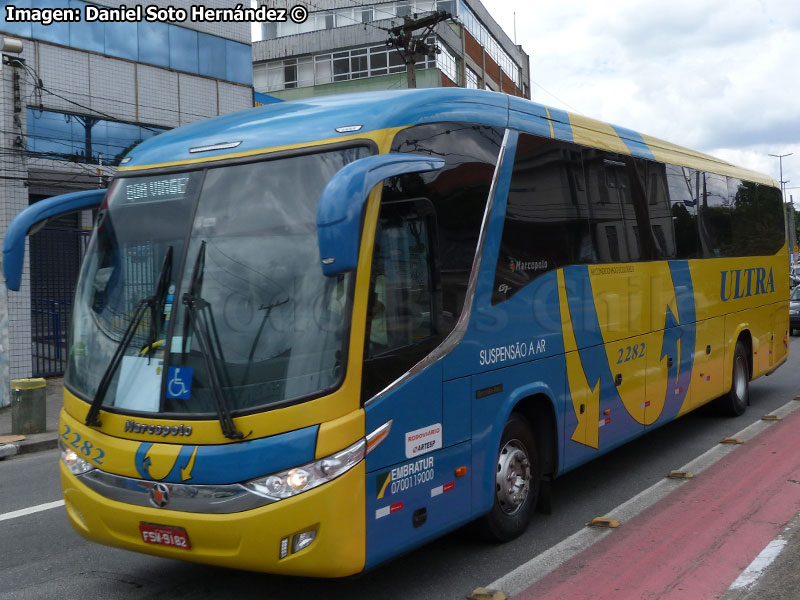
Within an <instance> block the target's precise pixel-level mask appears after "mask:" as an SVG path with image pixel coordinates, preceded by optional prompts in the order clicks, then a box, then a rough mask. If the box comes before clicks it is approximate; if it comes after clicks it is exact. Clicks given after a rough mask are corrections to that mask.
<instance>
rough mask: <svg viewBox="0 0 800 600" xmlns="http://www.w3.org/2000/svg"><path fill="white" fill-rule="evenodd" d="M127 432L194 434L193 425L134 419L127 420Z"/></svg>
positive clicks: (164, 435)
mask: <svg viewBox="0 0 800 600" xmlns="http://www.w3.org/2000/svg"><path fill="white" fill-rule="evenodd" d="M125 433H144V434H149V435H160V436H161V437H167V436H169V435H174V436H178V435H187V436H188V435H192V426H191V425H184V424H183V423H181V424H180V425H153V424H151V423H135V422H134V421H125Z"/></svg>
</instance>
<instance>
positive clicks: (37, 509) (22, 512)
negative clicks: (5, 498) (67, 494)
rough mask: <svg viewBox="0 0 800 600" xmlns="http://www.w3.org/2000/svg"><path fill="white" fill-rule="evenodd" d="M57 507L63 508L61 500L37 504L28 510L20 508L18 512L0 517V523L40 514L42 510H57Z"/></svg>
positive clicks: (13, 511) (14, 511)
mask: <svg viewBox="0 0 800 600" xmlns="http://www.w3.org/2000/svg"><path fill="white" fill-rule="evenodd" d="M59 506H64V501H63V500H57V501H55V502H48V503H46V504H37V505H36V506H30V507H28V508H22V509H20V510H12V511H11V512H7V513H4V514H2V515H0V521H8V520H9V519H16V518H17V517H24V516H26V515H32V514H34V513H38V512H42V511H43V510H50V509H51V508H58V507H59Z"/></svg>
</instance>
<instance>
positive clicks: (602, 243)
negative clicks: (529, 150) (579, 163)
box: [583, 148, 639, 263]
mask: <svg viewBox="0 0 800 600" xmlns="http://www.w3.org/2000/svg"><path fill="white" fill-rule="evenodd" d="M614 157H616V155H614V154H611V153H609V152H605V151H604V150H596V149H594V148H584V150H583V167H584V171H585V173H586V188H587V190H588V198H589V223H590V225H591V228H592V233H593V234H594V247H595V249H596V251H597V262H600V263H613V262H630V261H631V260H635V259H634V258H633V257H634V256H635V257H637V258H638V256H639V247H638V243H639V242H638V240H637V237H636V236H637V231H635V230H634V229H633V225H634V224H635V223H636V221H635V219H631V218H630V217H629V218H628V219H627V224H626V219H625V216H624V213H623V210H625V211H626V213H628V212H630V213H632V212H633V211H632V208H633V207H632V206H631V195H630V183H629V181H628V177H627V173H626V167H625V163H624V162H623V161H621V160H615V159H614ZM629 249H630V250H629ZM631 250H632V252H631Z"/></svg>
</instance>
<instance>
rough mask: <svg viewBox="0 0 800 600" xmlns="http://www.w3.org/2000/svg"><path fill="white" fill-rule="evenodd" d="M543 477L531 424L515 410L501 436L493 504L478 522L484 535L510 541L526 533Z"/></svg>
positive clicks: (491, 538)
mask: <svg viewBox="0 0 800 600" xmlns="http://www.w3.org/2000/svg"><path fill="white" fill-rule="evenodd" d="M540 479H541V464H540V461H539V456H538V453H537V450H536V440H535V439H534V437H533V433H532V432H531V427H530V424H529V423H528V421H527V420H526V419H525V418H524V417H522V416H521V415H519V414H517V413H513V414H512V415H511V417H510V418H509V419H508V422H507V423H506V426H505V428H504V429H503V436H502V437H501V438H500V448H499V452H498V454H497V466H496V468H495V478H494V482H493V483H494V490H495V494H494V504H493V505H492V510H491V511H489V513H488V514H487V515H485V516H484V517H483V520H482V521H481V522H480V524H479V526H480V530H481V534H482V536H483V537H484V538H486V539H488V540H490V541H495V542H507V541H509V540H513V539H514V538H516V537H519V536H520V535H522V533H524V531H525V530H526V529H527V527H528V522H529V521H530V518H531V514H532V512H533V509H534V507H535V506H536V499H537V497H538V495H539V485H540Z"/></svg>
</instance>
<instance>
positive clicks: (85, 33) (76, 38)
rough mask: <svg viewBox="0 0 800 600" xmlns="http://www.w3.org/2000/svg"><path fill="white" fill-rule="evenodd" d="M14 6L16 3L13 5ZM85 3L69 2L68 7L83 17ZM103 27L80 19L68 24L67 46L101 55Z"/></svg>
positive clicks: (76, 0) (103, 39) (103, 48)
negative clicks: (78, 10) (77, 10)
mask: <svg viewBox="0 0 800 600" xmlns="http://www.w3.org/2000/svg"><path fill="white" fill-rule="evenodd" d="M15 4H16V3H15ZM86 6H87V5H86V3H85V2H79V1H78V0H70V2H69V7H70V8H72V9H75V8H77V9H80V11H81V16H83V14H84V11H85V7H86ZM105 43H106V42H105V25H104V24H102V23H87V22H86V21H84V20H83V18H81V20H80V21H75V22H74V23H70V24H69V45H70V46H72V47H73V48H82V49H83V50H91V51H92V52H98V53H100V54H102V53H103V52H104V51H105Z"/></svg>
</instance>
